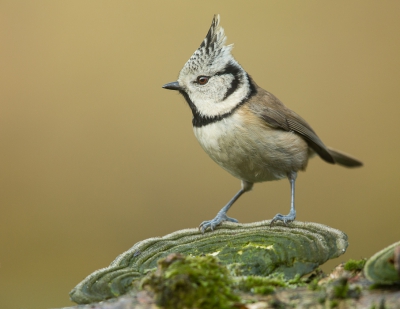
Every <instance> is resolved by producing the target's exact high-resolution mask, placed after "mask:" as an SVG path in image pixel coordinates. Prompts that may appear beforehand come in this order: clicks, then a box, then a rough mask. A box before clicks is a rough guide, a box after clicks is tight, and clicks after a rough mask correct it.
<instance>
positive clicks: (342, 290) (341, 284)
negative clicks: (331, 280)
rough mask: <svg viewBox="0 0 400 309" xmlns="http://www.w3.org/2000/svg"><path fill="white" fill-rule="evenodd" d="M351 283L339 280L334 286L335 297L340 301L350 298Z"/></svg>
mask: <svg viewBox="0 0 400 309" xmlns="http://www.w3.org/2000/svg"><path fill="white" fill-rule="evenodd" d="M348 292H349V283H348V282H347V279H346V278H340V279H338V280H337V281H336V282H335V284H334V286H333V296H334V297H335V298H339V299H345V298H347V297H348Z"/></svg>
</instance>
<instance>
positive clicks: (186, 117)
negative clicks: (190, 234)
mask: <svg viewBox="0 0 400 309" xmlns="http://www.w3.org/2000/svg"><path fill="white" fill-rule="evenodd" d="M214 13H219V14H221V20H222V22H221V24H222V26H223V27H224V29H225V31H226V34H227V36H228V43H234V44H235V48H234V50H233V53H234V56H235V57H236V59H237V60H238V61H239V62H240V63H241V64H242V66H243V67H244V68H245V69H246V70H247V72H249V74H251V75H252V76H253V78H254V79H255V80H256V82H257V83H258V84H259V85H260V86H262V87H264V88H265V89H267V90H269V91H270V92H272V93H274V94H275V95H276V96H277V97H278V98H280V99H281V100H282V101H283V102H284V103H285V104H286V105H288V106H289V107H290V108H292V109H293V110H295V111H296V112H297V113H299V114H300V115H301V116H302V117H304V118H305V119H307V121H308V122H309V123H310V124H311V125H312V126H313V128H314V129H315V130H316V131H317V133H318V135H319V136H320V137H321V138H322V140H323V141H324V142H325V143H326V144H327V145H329V146H332V147H334V148H337V149H340V150H343V151H345V152H348V153H351V154H352V155H354V156H356V157H357V158H360V159H361V160H363V161H364V163H365V166H364V167H363V168H361V169H354V170H350V169H345V168H342V167H338V166H332V165H329V164H326V163H324V162H323V161H322V160H321V159H319V158H315V159H313V160H312V161H311V162H310V164H309V167H308V170H307V173H301V174H300V175H299V177H298V181H297V198H296V202H297V210H298V217H297V219H298V220H302V221H314V222H320V223H323V224H327V225H330V226H332V227H335V228H338V229H341V230H343V231H344V232H346V233H347V234H348V236H349V241H350V246H349V248H348V251H347V253H346V254H345V255H344V256H342V257H340V258H339V259H336V260H334V261H331V262H329V263H327V264H326V265H325V266H324V269H325V270H327V271H329V270H330V269H331V268H332V267H334V266H335V265H336V264H338V263H339V262H341V261H344V260H346V259H348V258H355V259H358V258H362V257H369V256H371V255H372V254H373V253H374V252H376V251H377V250H379V249H381V248H382V247H384V246H386V245H388V244H390V243H393V242H395V241H398V240H399V239H400V227H399V225H400V221H399V217H400V205H399V202H400V194H399V185H400V178H399V168H400V161H399V157H400V145H399V133H400V120H399V116H400V107H399V101H400V100H399V98H400V35H399V34H400V30H399V29H400V18H399V16H400V2H398V1H381V0H379V1H351V2H350V1H347V0H346V1H335V2H329V4H328V2H321V1H262V2H261V1H253V2H248V1H247V2H233V1H219V2H214V1H196V2H194V1H192V2H187V1H173V0H171V1H162V2H161V1H159V2H155V1H147V2H142V1H141V2H135V1H98V0H96V1H94V0H93V1H75V0H73V1H72V0H70V1H51V0H49V1H42V0H41V1H15V0H12V1H4V0H1V1H0V42H1V43H0V79H1V80H0V145H1V146H0V147H1V148H0V205H1V216H0V290H1V294H0V308H33V309H35V308H50V307H62V306H68V305H72V303H71V302H70V301H69V296H68V293H69V291H70V290H71V289H72V288H73V287H74V286H75V285H76V284H77V283H78V282H79V281H81V280H82V279H83V278H84V277H86V276H87V275H89V274H90V273H91V272H92V271H94V270H96V269H98V268H101V267H105V266H107V265H108V264H109V263H110V262H111V261H112V260H113V259H114V258H115V257H116V256H117V255H118V254H120V253H122V252H123V251H125V250H127V249H128V248H130V247H131V246H132V245H133V244H135V243H136V242H137V241H140V240H143V239H146V238H149V237H154V236H162V235H165V234H168V233H170V232H173V231H176V230H178V229H183V228H189V227H197V226H198V224H199V223H200V222H201V221H203V220H206V219H211V218H213V217H214V216H215V214H216V213H217V211H218V210H219V209H220V208H221V207H222V206H223V205H224V204H225V203H226V202H227V201H228V200H229V199H230V198H231V197H232V196H233V194H234V193H235V192H236V191H237V190H238V189H239V187H240V182H239V180H237V179H235V178H233V177H232V176H231V175H229V174H228V173H226V172H225V171H224V170H222V169H221V168H220V167H218V166H217V165H216V164H215V163H214V162H213V161H212V160H211V159H209V158H208V157H207V155H206V154H205V153H204V152H203V151H202V149H201V147H200V146H199V145H198V143H197V141H196V139H195V137H194V136H193V133H192V126H191V112H190V110H189V108H188V107H187V106H186V103H185V102H184V99H183V98H182V97H181V96H179V94H178V93H175V92H172V91H167V90H164V89H162V88H161V86H162V85H163V84H165V83H167V82H172V81H175V80H176V78H177V76H178V73H179V71H180V69H181V68H182V66H183V65H184V63H185V62H186V61H187V60H188V58H189V57H190V56H191V55H192V53H193V52H194V51H195V50H196V49H197V47H198V46H199V45H200V43H201V41H202V40H203V38H204V37H205V35H206V33H207V31H208V28H209V26H210V24H211V20H212V17H213V14H214ZM289 203H290V190H289V183H288V181H285V180H283V181H280V182H271V183H264V184H257V185H255V187H254V190H253V191H252V192H251V193H248V194H246V195H244V196H243V197H242V198H241V199H240V200H239V201H238V202H237V203H236V204H235V206H234V207H233V208H232V209H231V211H230V212H229V214H230V215H231V216H233V217H235V218H238V219H239V220H240V221H241V222H252V221H258V220H262V219H270V218H272V217H273V216H274V215H275V214H276V213H277V212H282V213H287V212H288V211H289Z"/></svg>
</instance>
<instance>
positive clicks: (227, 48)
mask: <svg viewBox="0 0 400 309" xmlns="http://www.w3.org/2000/svg"><path fill="white" fill-rule="evenodd" d="M219 22H220V17H219V15H214V18H213V20H212V23H211V27H210V29H209V30H208V33H207V35H206V37H205V39H204V40H203V42H202V43H201V44H200V47H199V48H198V49H197V50H196V51H195V52H194V53H193V55H192V56H191V57H190V59H189V60H188V61H187V62H186V64H185V66H184V67H183V69H182V71H183V72H182V73H189V72H193V71H197V70H198V69H200V68H202V69H206V68H207V67H208V68H209V69H211V67H212V66H213V65H217V66H218V64H217V63H216V62H219V61H218V60H219V59H226V57H228V58H230V57H232V56H231V50H232V48H233V45H232V44H231V45H225V41H226V36H225V32H224V29H223V28H222V27H221V26H220V25H219Z"/></svg>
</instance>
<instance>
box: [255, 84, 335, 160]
mask: <svg viewBox="0 0 400 309" xmlns="http://www.w3.org/2000/svg"><path fill="white" fill-rule="evenodd" d="M255 87H256V88H257V94H256V95H255V96H253V97H252V98H251V99H250V100H249V101H248V106H249V108H250V109H251V110H252V111H253V112H254V113H255V114H256V115H257V116H259V117H260V118H262V119H263V120H264V121H265V122H266V123H267V124H268V125H269V126H271V127H274V128H277V129H282V130H285V131H293V132H295V133H296V134H298V135H300V136H301V137H303V138H304V140H305V141H306V142H307V144H308V145H309V147H311V148H312V149H313V150H314V151H315V152H316V153H318V155H319V156H320V157H321V158H322V159H323V160H325V161H326V162H328V163H332V164H334V163H335V160H334V159H333V157H332V155H331V154H330V153H329V151H328V148H327V147H326V146H325V145H324V143H323V142H322V141H321V140H320V139H319V137H318V136H317V134H316V133H315V132H314V130H313V129H312V128H311V127H310V125H309V124H308V123H307V122H306V121H305V120H304V119H303V118H301V117H300V116H299V115H297V114H296V113H295V112H293V111H292V110H290V109H288V108H287V107H286V106H285V105H283V103H282V102H281V101H279V99H278V98H276V97H275V96H274V95H273V94H272V93H269V92H268V91H266V90H264V89H262V88H260V87H258V86H255Z"/></svg>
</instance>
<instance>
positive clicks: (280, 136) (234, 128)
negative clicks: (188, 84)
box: [193, 112, 308, 182]
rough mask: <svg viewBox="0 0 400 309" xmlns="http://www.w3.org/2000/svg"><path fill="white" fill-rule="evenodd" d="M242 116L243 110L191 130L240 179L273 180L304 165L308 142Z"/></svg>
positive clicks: (207, 150) (216, 158)
mask: <svg viewBox="0 0 400 309" xmlns="http://www.w3.org/2000/svg"><path fill="white" fill-rule="evenodd" d="M245 119H246V118H245V116H244V114H243V113H241V112H236V113H234V114H233V115H231V116H229V117H226V118H224V119H222V120H220V121H218V122H215V123H211V124H208V125H206V126H203V127H199V128H197V127H194V128H193V129H194V134H195V136H196V137H197V140H198V141H199V142H200V145H201V146H202V147H203V149H204V151H205V152H206V153H207V154H208V155H209V156H210V157H211V158H212V159H213V160H214V161H215V162H216V163H218V164H219V165H220V166H221V167H223V168H224V169H225V170H227V171H228V172H229V173H231V174H232V175H233V176H235V177H237V178H239V179H241V180H246V181H248V182H262V181H269V180H277V179H282V178H285V177H287V174H288V172H290V171H298V170H300V169H304V168H305V166H306V165H307V161H308V146H307V144H306V142H305V141H304V140H303V139H302V138H300V137H299V136H298V135H296V134H294V133H292V132H286V131H282V130H275V129H272V128H269V127H268V126H266V125H264V124H263V122H262V121H254V122H249V121H248V120H247V121H245ZM247 119H248V118H247ZM255 120H257V119H255Z"/></svg>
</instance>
